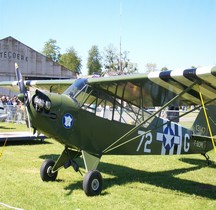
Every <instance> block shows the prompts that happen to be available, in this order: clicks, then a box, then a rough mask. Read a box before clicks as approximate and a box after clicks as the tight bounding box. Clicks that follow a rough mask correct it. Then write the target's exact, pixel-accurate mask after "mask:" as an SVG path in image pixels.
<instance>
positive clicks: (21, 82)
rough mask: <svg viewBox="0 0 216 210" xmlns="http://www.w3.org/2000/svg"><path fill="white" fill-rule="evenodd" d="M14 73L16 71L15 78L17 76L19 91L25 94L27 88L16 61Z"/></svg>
mask: <svg viewBox="0 0 216 210" xmlns="http://www.w3.org/2000/svg"><path fill="white" fill-rule="evenodd" d="M15 73H16V78H17V82H18V86H19V90H20V93H23V94H24V95H25V96H26V94H27V89H26V87H25V84H24V80H23V77H22V74H21V72H20V70H19V66H18V64H17V63H15Z"/></svg>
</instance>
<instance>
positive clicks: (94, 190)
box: [83, 170, 102, 196]
mask: <svg viewBox="0 0 216 210" xmlns="http://www.w3.org/2000/svg"><path fill="white" fill-rule="evenodd" d="M83 190H84V192H85V194H86V195H87V196H95V195H99V194H100V193H101V191H102V176H101V174H100V172H99V171H97V170H94V171H89V172H88V173H87V174H86V175H85V177H84V180H83Z"/></svg>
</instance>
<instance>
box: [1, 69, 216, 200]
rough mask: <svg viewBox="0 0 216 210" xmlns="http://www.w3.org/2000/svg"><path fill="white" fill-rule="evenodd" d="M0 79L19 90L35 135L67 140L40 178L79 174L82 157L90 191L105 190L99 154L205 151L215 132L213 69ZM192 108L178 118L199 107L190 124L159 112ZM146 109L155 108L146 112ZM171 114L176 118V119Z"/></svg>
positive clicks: (85, 183) (18, 73)
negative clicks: (69, 172)
mask: <svg viewBox="0 0 216 210" xmlns="http://www.w3.org/2000/svg"><path fill="white" fill-rule="evenodd" d="M15 72H16V76H17V81H5V82H0V87H4V88H9V89H11V90H16V91H18V92H20V93H19V95H18V97H19V99H20V100H21V101H22V102H23V103H24V104H25V106H26V107H27V110H28V115H29V119H30V123H31V126H32V127H33V129H34V130H35V131H36V130H37V132H38V133H43V134H44V135H46V136H48V137H50V138H53V139H55V140H56V141H58V142H60V143H61V144H63V145H65V147H64V150H63V152H62V154H60V155H59V157H58V159H57V161H54V160H52V159H48V160H45V161H44V163H43V164H42V165H41V168H40V175H41V179H42V180H43V181H55V180H56V179H57V175H58V172H59V170H60V169H62V168H65V169H66V168H68V167H70V166H72V168H73V169H74V170H75V171H76V172H80V169H79V167H80V165H79V164H78V163H77V158H82V160H83V163H84V167H85V170H86V174H85V176H84V179H83V190H84V192H85V194H86V195H87V196H97V195H100V194H101V192H102V185H103V178H102V175H101V173H100V171H98V170H97V168H98V164H99V162H100V160H101V158H102V156H103V155H175V154H177V155H183V154H199V153H200V154H202V155H203V156H204V157H205V158H206V159H207V160H209V156H208V155H207V152H208V151H210V150H212V149H214V150H215V152H216V147H215V138H214V136H215V135H216V118H215V112H216V106H215V105H216V66H209V67H199V68H191V69H178V70H167V71H161V72H150V73H149V74H134V75H120V76H111V77H100V78H78V79H71V80H70V79H69V80H50V81H47V80H46V81H45V80H28V81H25V80H23V77H22V75H21V71H20V70H19V68H18V66H17V65H16V67H15ZM186 105H194V108H193V109H191V110H189V111H187V112H184V113H183V114H181V115H179V116H176V118H178V119H180V118H181V117H183V116H185V115H187V114H189V113H190V112H192V111H194V110H199V114H198V116H197V118H196V119H195V121H194V123H193V125H192V127H191V129H189V128H186V127H184V126H182V125H180V124H179V123H177V122H175V119H173V121H170V120H167V119H165V118H162V117H160V113H161V112H162V111H163V110H164V109H167V108H168V107H170V106H172V107H173V106H174V107H179V106H186ZM149 107H160V108H159V109H158V110H157V111H156V112H154V113H153V112H149V111H148V108H149ZM174 118H175V117H174Z"/></svg>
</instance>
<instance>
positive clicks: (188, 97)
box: [88, 66, 216, 107]
mask: <svg viewBox="0 0 216 210" xmlns="http://www.w3.org/2000/svg"><path fill="white" fill-rule="evenodd" d="M88 84H89V85H91V86H93V87H94V88H96V89H100V90H102V91H104V92H105V93H108V94H109V95H112V96H116V97H117V98H120V99H124V100H125V101H127V102H130V103H132V104H134V105H135V106H138V107H151V106H162V105H164V104H165V103H166V102H168V101H170V100H171V99H172V98H173V97H175V96H176V95H179V94H181V93H182V92H183V91H184V90H185V89H187V88H188V87H191V88H190V89H189V90H188V91H187V92H186V93H184V94H183V95H181V97H179V99H178V101H177V102H176V103H177V104H176V105H196V104H201V102H200V94H199V93H200V92H201V93H202V95H203V98H204V101H208V100H212V99H216V66H208V67H200V68H192V69H177V70H173V71H160V72H151V73H149V74H135V75H125V76H115V77H104V78H89V79H88ZM212 104H216V101H213V102H212Z"/></svg>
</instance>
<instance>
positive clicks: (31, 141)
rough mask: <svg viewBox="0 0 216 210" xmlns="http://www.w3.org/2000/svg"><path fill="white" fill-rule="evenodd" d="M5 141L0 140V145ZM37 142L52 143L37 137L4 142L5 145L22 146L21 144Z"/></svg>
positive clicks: (35, 143) (36, 143) (34, 143)
mask: <svg viewBox="0 0 216 210" xmlns="http://www.w3.org/2000/svg"><path fill="white" fill-rule="evenodd" d="M4 142H5V141H1V142H0V146H3V145H4ZM38 144H52V143H50V142H47V141H46V140H45V141H41V140H39V139H36V140H17V141H16V140H13V141H9V140H8V141H7V142H6V147H7V146H23V145H38Z"/></svg>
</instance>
